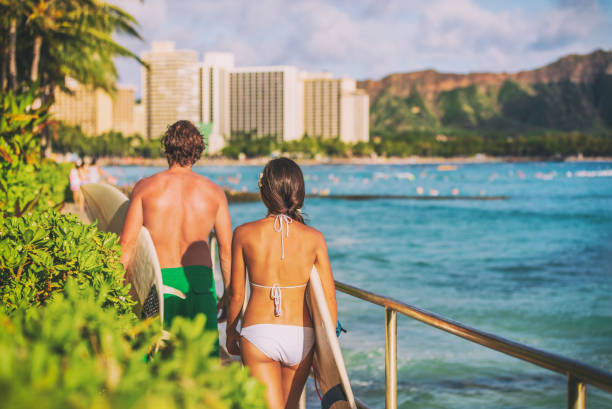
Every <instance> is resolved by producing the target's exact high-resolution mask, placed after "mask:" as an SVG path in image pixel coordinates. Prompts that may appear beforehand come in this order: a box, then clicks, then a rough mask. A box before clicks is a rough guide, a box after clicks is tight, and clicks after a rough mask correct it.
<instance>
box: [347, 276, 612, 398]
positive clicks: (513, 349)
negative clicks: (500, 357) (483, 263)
mask: <svg viewBox="0 0 612 409" xmlns="http://www.w3.org/2000/svg"><path fill="white" fill-rule="evenodd" d="M335 283H336V290H338V291H341V292H343V293H345V294H348V295H351V296H353V297H356V298H359V299H362V300H365V301H368V302H370V303H373V304H376V305H380V306H381V307H384V308H385V326H386V330H385V334H386V335H385V375H386V376H385V378H386V399H385V401H386V405H385V407H386V408H387V409H395V408H397V329H396V327H397V320H396V318H395V313H396V312H399V313H402V314H404V315H406V316H408V317H410V318H414V319H415V320H417V321H421V322H423V323H425V324H427V325H430V326H432V327H434V328H438V329H441V330H444V331H446V332H449V333H451V334H453V335H456V336H458V337H461V338H464V339H467V340H468V341H472V342H475V343H477V344H480V345H483V346H485V347H487V348H490V349H494V350H496V351H499V352H502V353H504V354H506V355H510V356H513V357H515V358H518V359H521V360H523V361H526V362H530V363H532V364H535V365H538V366H540V367H542V368H545V369H548V370H550V371H554V372H558V373H560V374H563V375H566V376H567V377H568V394H567V397H568V408H586V384H590V385H593V386H595V387H597V388H599V389H602V390H604V391H606V392H610V393H612V373H609V372H606V371H603V370H601V369H598V368H595V367H593V366H590V365H587V364H584V363H582V362H579V361H576V360H574V359H569V358H566V357H563V356H561V355H556V354H552V353H550V352H546V351H542V350H540V349H537V348H533V347H530V346H527V345H524V344H521V343H518V342H514V341H510V340H508V339H505V338H502V337H500V336H497V335H494V334H490V333H488V332H484V331H481V330H478V329H475V328H471V327H469V326H467V325H463V324H461V323H459V322H457V321H453V320H451V319H448V318H445V317H442V316H440V315H438V314H434V313H431V312H428V311H425V310H423V309H420V308H417V307H414V306H411V305H408V304H405V303H403V302H401V301H397V300H394V299H392V298H389V297H384V296H382V295H378V294H375V293H372V292H370V291H366V290H363V289H361V288H357V287H354V286H351V285H348V284H345V283H342V282H339V281H336V282H335Z"/></svg>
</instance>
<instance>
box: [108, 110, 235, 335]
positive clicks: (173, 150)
mask: <svg viewBox="0 0 612 409" xmlns="http://www.w3.org/2000/svg"><path fill="white" fill-rule="evenodd" d="M162 144H163V146H164V151H165V154H166V158H167V160H168V165H169V168H168V169H167V170H164V171H162V172H159V173H156V174H154V175H153V176H150V177H148V178H145V179H142V180H140V181H139V182H138V183H137V184H136V186H134V190H133V192H132V200H131V202H130V207H129V209H128V212H127V216H126V219H125V225H124V226H123V232H122V233H121V239H120V241H119V243H120V244H121V249H122V251H123V255H122V257H121V262H122V263H123V265H124V266H125V267H126V268H127V266H128V264H129V262H130V257H131V255H132V251H133V249H134V245H135V244H136V240H137V238H138V232H139V231H140V226H145V227H146V228H147V229H148V230H149V232H150V233H151V237H152V239H153V244H154V245H155V249H156V250H157V256H158V257H159V264H160V267H161V269H162V279H163V282H164V284H165V285H168V286H170V287H174V288H176V289H177V290H179V291H182V292H183V293H184V294H185V295H186V296H187V297H186V299H181V298H179V297H177V296H175V295H171V294H165V295H164V321H166V324H167V325H169V324H170V323H171V322H172V318H174V317H175V316H177V315H180V316H184V317H195V316H196V315H197V314H198V313H204V314H206V329H210V330H215V331H217V311H218V310H219V309H222V313H221V317H220V318H219V321H222V320H224V315H225V308H224V298H225V294H227V291H224V292H223V299H222V300H220V301H219V302H218V303H217V295H216V291H215V282H214V277H213V271H212V260H211V258H210V250H209V248H208V237H209V235H210V232H211V231H212V229H213V228H214V229H215V233H216V234H217V240H218V242H219V258H220V261H221V271H222V273H223V282H224V288H227V287H228V286H229V283H230V271H231V267H230V264H231V257H230V249H231V240H232V223H231V220H230V215H229V209H228V207H227V199H226V197H225V193H224V192H223V190H222V189H221V188H220V187H219V186H218V185H216V184H215V183H213V182H211V181H210V180H208V179H207V178H205V177H203V176H200V175H198V174H197V173H195V172H193V171H192V169H191V167H192V166H193V164H194V163H195V162H196V161H197V160H198V159H199V158H200V156H201V154H202V151H203V150H204V140H203V138H202V135H200V132H199V131H198V129H197V128H196V127H195V126H194V125H193V124H192V123H191V122H189V121H178V122H176V123H174V124H173V125H171V126H170V127H168V130H167V131H166V134H165V135H164V137H163V138H162ZM126 279H127V280H128V281H130V277H129V273H128V276H127V277H126ZM158 291H159V289H158Z"/></svg>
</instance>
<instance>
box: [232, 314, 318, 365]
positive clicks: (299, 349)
mask: <svg viewBox="0 0 612 409" xmlns="http://www.w3.org/2000/svg"><path fill="white" fill-rule="evenodd" d="M240 335H241V336H243V337H244V338H245V339H246V340H247V341H249V342H250V343H251V344H253V345H255V346H256V347H257V349H259V350H260V351H261V352H263V353H264V354H265V355H266V356H267V357H268V358H270V359H272V360H273V361H278V362H280V363H282V364H283V365H286V366H295V365H297V364H299V363H300V362H302V360H303V359H304V358H305V357H306V355H308V353H309V352H310V350H311V349H312V346H313V345H314V342H315V335H314V330H313V329H312V328H309V327H301V326H299V325H279V324H255V325H250V326H248V327H245V328H242V330H241V331H240Z"/></svg>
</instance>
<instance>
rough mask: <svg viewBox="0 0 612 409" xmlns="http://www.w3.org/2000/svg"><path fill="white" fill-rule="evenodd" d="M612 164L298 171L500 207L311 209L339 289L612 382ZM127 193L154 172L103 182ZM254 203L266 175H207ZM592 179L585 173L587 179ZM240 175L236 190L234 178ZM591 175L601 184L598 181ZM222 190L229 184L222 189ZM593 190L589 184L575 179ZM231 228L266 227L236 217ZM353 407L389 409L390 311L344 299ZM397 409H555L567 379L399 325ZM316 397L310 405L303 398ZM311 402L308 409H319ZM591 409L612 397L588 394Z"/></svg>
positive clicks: (242, 170) (310, 183) (244, 171)
mask: <svg viewBox="0 0 612 409" xmlns="http://www.w3.org/2000/svg"><path fill="white" fill-rule="evenodd" d="M606 169H607V170H610V169H612V163H520V164H473V165H461V166H458V169H457V170H456V171H450V172H448V171H447V172H444V171H439V170H438V169H437V167H436V166H433V165H431V166H421V165H394V166H384V165H370V166H344V165H343V166H325V165H319V166H305V167H303V170H304V173H305V177H306V179H307V180H306V185H307V191H308V192H312V191H313V190H316V191H320V190H321V189H329V191H330V193H331V194H335V193H338V194H340V193H364V194H406V195H416V194H417V189H418V188H419V187H421V188H422V189H423V191H424V194H425V195H427V194H429V192H430V191H431V190H432V189H436V190H437V191H438V193H439V194H440V195H451V194H452V190H453V189H455V188H456V189H458V194H459V195H474V196H478V195H507V196H509V199H508V200H504V201H415V200H382V199H379V200H371V201H342V200H332V199H308V200H307V201H306V204H305V207H304V211H305V213H306V214H307V215H308V217H309V219H310V221H309V223H310V224H311V225H313V226H314V227H316V228H318V229H319V230H321V231H322V232H323V233H324V234H325V237H326V239H327V241H328V246H329V254H330V258H331V263H332V267H333V271H334V275H335V277H336V279H338V280H340V281H343V282H346V283H349V284H352V285H355V286H358V287H362V288H365V289H368V290H370V291H374V292H377V293H380V294H384V295H388V296H391V297H394V298H396V299H399V300H401V301H404V302H406V303H409V304H412V305H415V306H418V307H421V308H424V309H426V310H429V311H432V312H435V313H438V314H441V315H443V316H446V317H449V318H452V319H454V320H457V321H460V322H462V323H464V324H467V325H469V326H472V327H476V328H479V329H481V330H484V331H488V332H492V333H495V334H498V335H501V336H504V337H507V338H509V339H511V340H515V341H518V342H522V343H525V344H527V345H530V346H534V347H537V348H541V349H544V350H547V351H550V352H554V353H557V354H561V355H564V356H567V357H570V358H574V359H578V360H580V361H583V362H586V363H589V364H591V365H594V366H596V367H599V368H601V369H604V370H607V371H612V176H606V175H608V174H609V173H610V172H607V173H606V172H605V170H606ZM107 170H108V171H109V172H111V173H113V174H114V175H116V176H117V177H118V178H119V179H120V182H121V183H131V182H133V181H135V180H137V179H138V178H139V177H142V176H146V175H149V174H151V173H153V172H154V171H157V170H159V169H155V168H143V167H122V168H108V169H107ZM197 171H198V172H199V173H202V174H204V175H206V176H208V177H210V178H211V179H213V180H215V181H217V182H218V183H220V184H222V185H227V186H229V187H231V188H234V189H236V190H242V189H247V190H249V191H256V188H257V177H258V173H259V172H260V171H261V167H241V166H227V167H201V168H197ZM581 171H589V172H591V173H586V174H584V173H581ZM238 175H240V176H238ZM597 175H599V176H597ZM228 176H229V177H230V182H231V183H230V182H228V179H227V177H228ZM577 176H594V177H577ZM230 211H231V215H232V221H233V224H234V225H235V226H236V225H239V224H241V223H243V222H246V221H249V220H253V219H255V218H259V217H261V216H263V215H265V209H264V207H263V205H262V204H260V203H250V204H236V205H232V206H231V207H230ZM338 300H339V310H340V318H341V320H342V323H343V325H344V327H346V328H347V329H348V333H347V334H343V335H342V337H341V345H342V347H343V350H344V353H345V359H346V361H347V367H348V371H349V374H350V376H351V380H352V383H353V386H354V389H355V394H356V395H357V396H358V397H359V398H361V399H362V400H364V401H365V402H366V403H368V404H369V405H371V406H372V407H374V408H383V407H384V310H383V309H382V308H381V307H377V306H373V305H370V304H367V303H365V302H361V301H358V300H355V299H352V298H351V297H349V296H346V295H343V294H340V293H339V294H338ZM398 336H399V341H398V342H399V344H398V371H399V385H398V391H399V392H398V400H399V406H400V407H401V408H475V407H478V408H535V407H538V408H561V407H565V406H566V379H565V378H564V377H563V376H561V375H557V374H555V373H551V372H548V371H546V370H543V369H539V368H538V367H535V366H533V365H530V364H528V363H524V362H522V361H519V360H517V359H514V358H511V357H506V356H504V355H502V354H500V353H497V352H494V351H490V350H487V349H486V348H484V347H481V346H479V345H476V344H472V343H470V342H468V341H464V340H462V339H459V338H456V337H454V336H452V335H449V334H447V333H445V332H441V331H438V330H435V329H433V328H430V327H428V326H426V325H424V324H421V323H418V322H416V321H413V320H411V319H409V318H406V317H399V319H398ZM311 396H313V395H312V394H311ZM315 399H316V398H311V399H309V407H316V405H317V403H316V400H315ZM587 401H588V407H589V408H611V407H612V395H608V394H606V393H603V392H600V391H599V390H597V389H596V388H594V387H589V388H587Z"/></svg>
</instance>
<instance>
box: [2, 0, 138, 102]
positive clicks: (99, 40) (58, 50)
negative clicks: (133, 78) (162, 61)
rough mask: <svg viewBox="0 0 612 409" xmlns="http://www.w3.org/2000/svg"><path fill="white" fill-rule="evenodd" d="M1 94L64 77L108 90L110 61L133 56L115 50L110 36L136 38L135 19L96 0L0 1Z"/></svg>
mask: <svg viewBox="0 0 612 409" xmlns="http://www.w3.org/2000/svg"><path fill="white" fill-rule="evenodd" d="M0 13H1V15H2V18H0V33H1V34H2V35H1V36H0V38H2V41H1V43H0V44H1V49H2V52H1V53H0V55H1V56H0V58H1V60H0V64H1V65H2V90H5V89H6V88H10V89H12V90H17V88H18V87H19V85H20V84H28V85H32V84H34V83H36V82H39V83H40V85H41V87H42V88H43V90H44V92H45V93H46V94H47V96H51V94H50V92H52V91H53V90H52V89H50V88H49V87H54V86H60V87H61V86H63V85H64V82H65V79H66V77H67V76H68V77H71V78H74V79H75V80H77V81H79V82H81V83H83V84H89V85H93V86H95V87H101V88H104V89H106V90H112V89H113V87H114V84H115V81H116V79H117V70H116V68H115V65H114V63H113V58H114V57H115V56H117V55H121V56H127V57H132V58H136V59H137V58H138V57H137V56H136V55H135V54H134V53H132V52H131V51H129V50H127V49H125V48H123V47H122V46H120V45H119V44H118V43H117V42H116V41H115V40H114V39H113V35H114V34H115V33H122V34H126V35H130V36H134V37H137V38H140V37H139V35H138V32H137V31H136V25H137V23H136V20H135V19H134V18H133V17H132V16H131V15H129V14H128V13H126V12H125V11H123V10H122V9H121V8H119V7H117V6H114V5H112V4H110V3H107V2H104V1H97V0H0Z"/></svg>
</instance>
